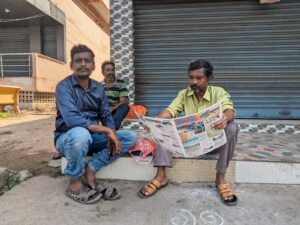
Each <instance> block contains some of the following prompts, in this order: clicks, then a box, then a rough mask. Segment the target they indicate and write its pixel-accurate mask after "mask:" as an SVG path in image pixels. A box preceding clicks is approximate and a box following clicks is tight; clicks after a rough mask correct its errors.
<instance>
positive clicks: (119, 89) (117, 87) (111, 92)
mask: <svg viewBox="0 0 300 225" xmlns="http://www.w3.org/2000/svg"><path fill="white" fill-rule="evenodd" d="M102 84H103V85H104V90H105V94H106V96H107V98H108V102H109V106H115V105H116V104H118V103H119V102H120V98H121V97H125V98H128V90H127V87H126V83H125V81H124V80H119V79H117V81H116V82H114V83H113V85H112V86H111V87H108V86H107V85H106V84H105V82H104V81H103V82H102Z"/></svg>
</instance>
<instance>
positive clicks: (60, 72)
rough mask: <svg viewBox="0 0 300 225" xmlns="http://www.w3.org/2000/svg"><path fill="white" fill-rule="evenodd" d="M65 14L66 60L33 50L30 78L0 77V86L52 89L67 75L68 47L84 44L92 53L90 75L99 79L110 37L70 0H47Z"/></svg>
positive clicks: (108, 54) (107, 52) (68, 72)
mask: <svg viewBox="0 0 300 225" xmlns="http://www.w3.org/2000/svg"><path fill="white" fill-rule="evenodd" d="M51 1H52V2H53V4H55V5H56V6H57V7H58V8H59V9H61V10H62V11H63V12H64V13H65V16H66V24H65V29H66V34H65V39H66V47H65V48H66V52H65V54H66V62H61V61H58V60H55V59H52V58H49V57H46V56H43V55H40V54H38V53H34V54H33V57H32V60H33V66H32V69H33V77H7V78H1V79H0V82H1V84H2V85H16V86H21V87H22V88H23V90H25V91H26V90H28V91H40V92H54V91H55V87H56V84H57V83H58V82H59V81H60V80H62V79H63V78H64V77H66V76H68V75H70V74H71V73H72V71H71V70H70V66H69V65H70V61H71V56H70V50H71V48H72V47H73V46H74V45H77V44H85V45H87V46H88V47H89V48H91V49H92V50H93V51H94V53H95V56H96V57H95V63H96V70H95V71H94V72H93V74H92V78H94V79H95V80H98V81H101V80H102V79H103V76H102V74H101V63H102V62H103V61H105V60H108V59H110V37H109V35H108V34H106V33H105V32H104V31H103V30H102V29H101V28H100V27H99V26H98V25H96V23H95V22H93V21H92V20H91V19H90V17H88V16H87V15H86V14H85V13H84V12H83V11H82V10H81V9H80V8H79V7H78V6H77V5H76V4H75V3H74V2H73V1H72V0H67V1H61V0H51Z"/></svg>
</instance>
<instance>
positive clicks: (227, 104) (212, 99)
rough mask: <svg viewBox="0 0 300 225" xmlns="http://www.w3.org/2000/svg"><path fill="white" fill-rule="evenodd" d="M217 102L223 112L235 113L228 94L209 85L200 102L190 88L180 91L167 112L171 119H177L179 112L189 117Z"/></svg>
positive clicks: (219, 88)
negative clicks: (228, 110)
mask: <svg viewBox="0 0 300 225" xmlns="http://www.w3.org/2000/svg"><path fill="white" fill-rule="evenodd" d="M218 102H220V103H221V105H222V109H223V112H224V111H225V110H226V109H232V110H233V111H234V112H235V109H234V108H233V103H232V101H231V100H230V95H229V93H228V92H226V91H225V90H224V89H223V88H221V87H216V86H210V85H209V86H208V87H207V89H206V92H205V94H204V96H203V98H202V99H201V100H200V101H198V99H197V96H196V95H195V93H194V91H193V90H192V89H191V88H190V87H188V88H186V89H184V90H181V91H180V92H179V93H178V96H177V97H176V98H175V99H174V100H173V102H172V103H171V104H170V105H169V106H168V108H167V110H168V111H169V112H170V113H171V114H172V116H173V117H177V116H178V114H179V113H181V112H184V114H185V115H190V114H194V113H197V112H199V111H201V110H203V109H205V108H207V107H209V106H211V105H213V104H215V103H218Z"/></svg>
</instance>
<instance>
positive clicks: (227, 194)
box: [216, 183, 238, 206]
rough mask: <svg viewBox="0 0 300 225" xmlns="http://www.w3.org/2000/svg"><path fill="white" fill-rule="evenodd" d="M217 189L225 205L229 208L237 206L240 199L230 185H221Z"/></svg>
mask: <svg viewBox="0 0 300 225" xmlns="http://www.w3.org/2000/svg"><path fill="white" fill-rule="evenodd" d="M216 187H217V189H218V191H219V193H220V197H221V199H222V201H223V202H224V204H226V205H229V206H232V205H236V203H237V202H238V198H237V196H236V194H235V193H234V191H233V189H232V187H231V186H230V185H229V184H227V183H225V184H219V185H216Z"/></svg>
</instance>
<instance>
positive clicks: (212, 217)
mask: <svg viewBox="0 0 300 225" xmlns="http://www.w3.org/2000/svg"><path fill="white" fill-rule="evenodd" d="M200 219H201V221H202V222H203V223H204V224H218V225H223V224H224V219H223V217H222V216H220V215H219V214H218V213H215V212H211V211H203V212H201V213H200Z"/></svg>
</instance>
